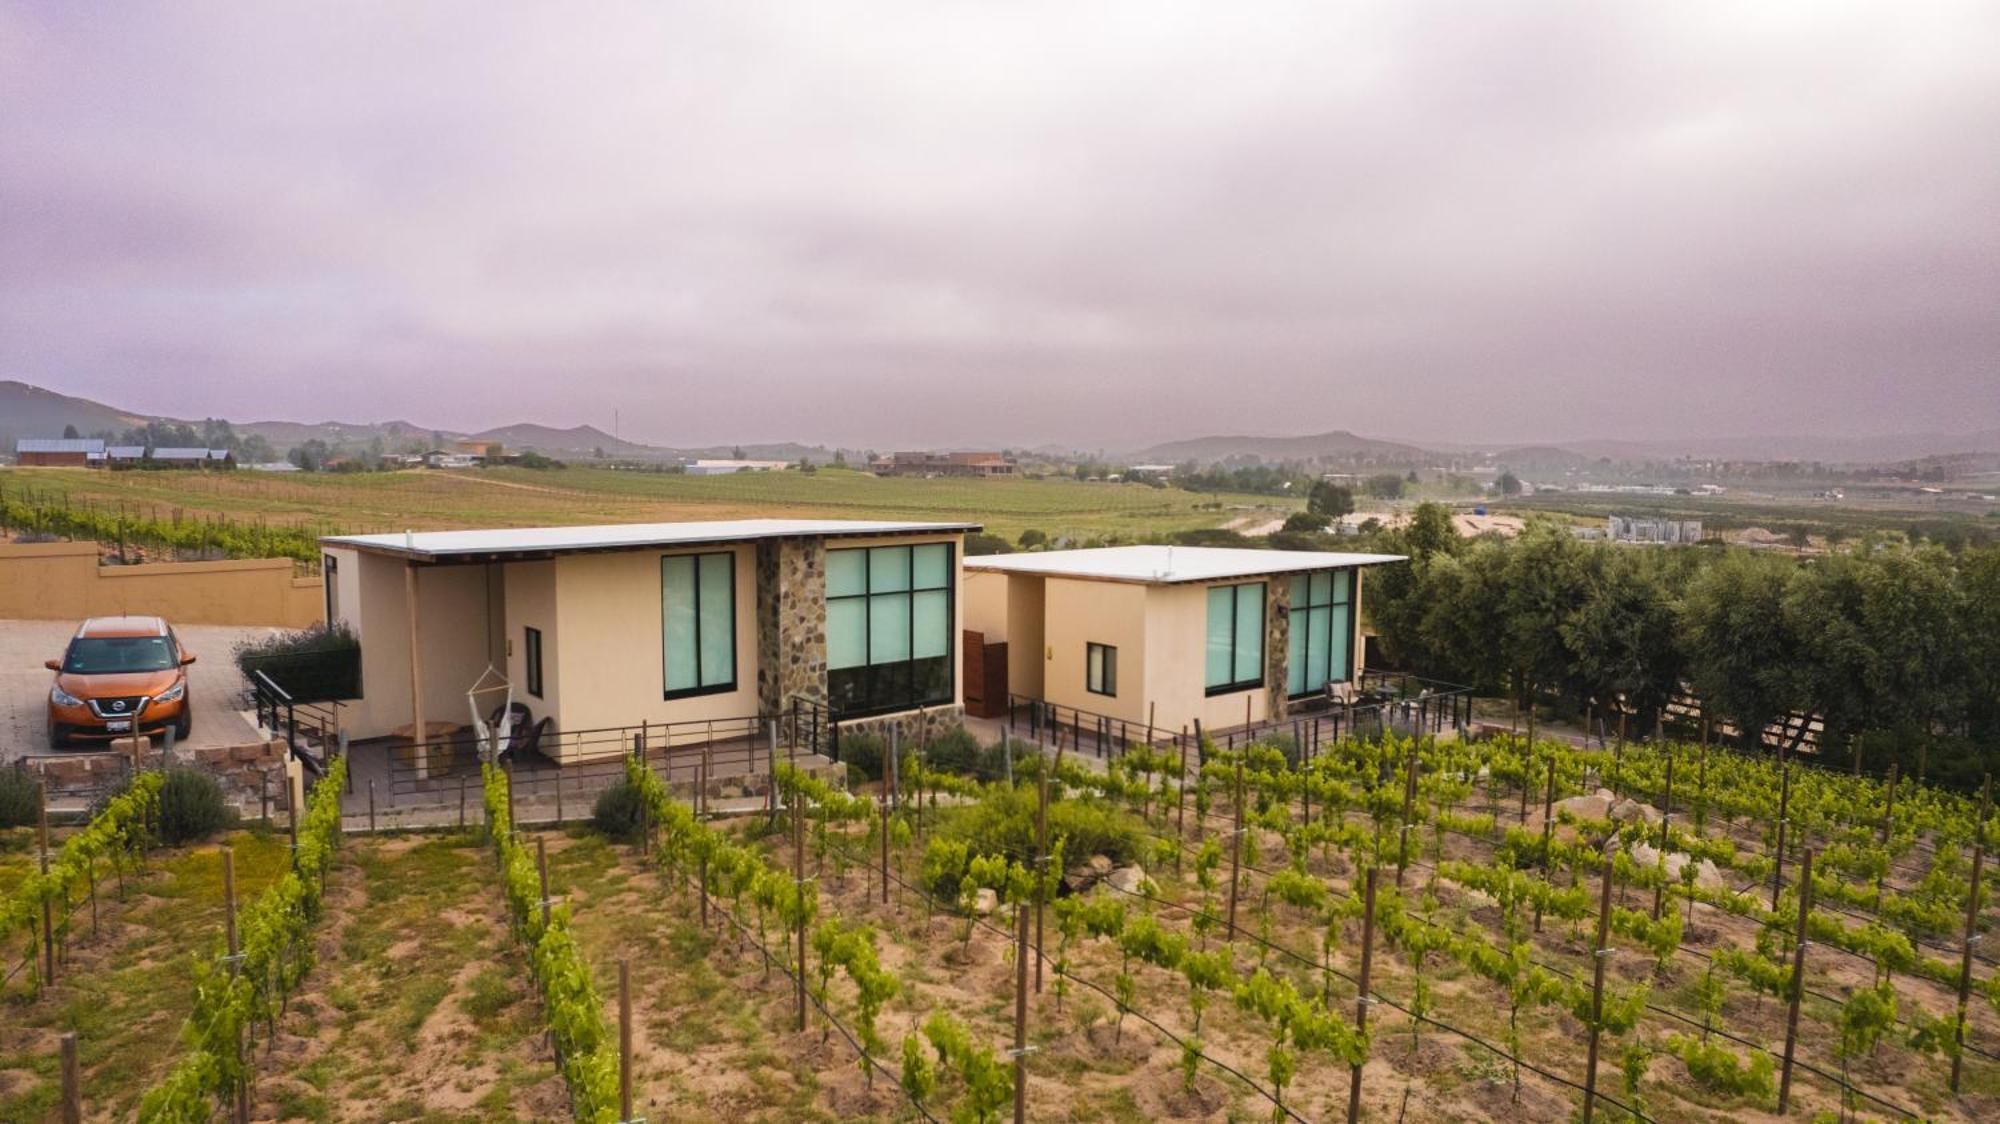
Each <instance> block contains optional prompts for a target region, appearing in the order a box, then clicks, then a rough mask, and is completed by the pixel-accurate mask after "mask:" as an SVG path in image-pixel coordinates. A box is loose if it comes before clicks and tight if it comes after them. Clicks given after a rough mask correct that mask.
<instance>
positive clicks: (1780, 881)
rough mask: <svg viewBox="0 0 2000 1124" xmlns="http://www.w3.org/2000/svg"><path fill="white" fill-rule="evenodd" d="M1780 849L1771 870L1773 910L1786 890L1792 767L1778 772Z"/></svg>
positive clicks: (1786, 767) (1778, 848)
mask: <svg viewBox="0 0 2000 1124" xmlns="http://www.w3.org/2000/svg"><path fill="white" fill-rule="evenodd" d="M1778 773H1779V777H1780V779H1779V781H1778V847H1777V851H1776V854H1775V856H1774V857H1775V860H1776V861H1775V865H1773V866H1772V868H1771V908H1772V909H1777V908H1778V892H1779V891H1781V890H1783V889H1784V888H1785V819H1786V811H1787V809H1788V808H1789V807H1790V805H1791V802H1792V767H1791V766H1790V765H1787V766H1785V767H1784V768H1783V769H1780V770H1779V771H1778Z"/></svg>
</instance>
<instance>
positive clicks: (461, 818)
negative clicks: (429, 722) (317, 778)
mask: <svg viewBox="0 0 2000 1124" xmlns="http://www.w3.org/2000/svg"><path fill="white" fill-rule="evenodd" d="M292 830H293V833H294V838H293V840H292V842H293V843H294V844H296V843H297V842H298V839H297V836H296V833H297V831H298V821H297V818H296V817H294V819H293V822H292ZM458 830H460V831H464V830H465V774H464V773H460V774H459V775H458Z"/></svg>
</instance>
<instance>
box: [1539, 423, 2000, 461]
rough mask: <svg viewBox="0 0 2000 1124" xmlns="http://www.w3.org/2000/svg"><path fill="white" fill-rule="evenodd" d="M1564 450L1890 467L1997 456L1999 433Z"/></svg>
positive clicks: (1584, 445) (1798, 437)
mask: <svg viewBox="0 0 2000 1124" xmlns="http://www.w3.org/2000/svg"><path fill="white" fill-rule="evenodd" d="M1564 446H1565V447H1567V448H1569V449H1573V450H1575V451H1577V452H1580V453H1584V454H1587V455H1589V456H1593V457H1610V458H1612V459H1613V460H1672V459H1674V458H1677V457H1702V458H1714V459H1717V460H1741V461H1781V460H1790V461H1821V462H1823V463H1826V464H1855V465H1863V464H1893V463H1898V462H1902V461H1913V460H1921V459H1924V458H1926V457H1943V456H1951V455H1954V454H1959V453H2000V429H1982V430H1975V431H1973V432H1970V433H1900V434H1885V435H1883V436H1879V437H1835V436H1821V435H1816V434H1780V435H1776V436H1770V437H1758V436H1734V437H1731V436H1719V437H1693V438H1686V439H1682V440H1661V441H1567V442H1564Z"/></svg>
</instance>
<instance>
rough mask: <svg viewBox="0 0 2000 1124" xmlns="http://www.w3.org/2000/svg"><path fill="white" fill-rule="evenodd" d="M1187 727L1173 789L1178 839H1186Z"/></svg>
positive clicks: (1177, 855)
mask: <svg viewBox="0 0 2000 1124" xmlns="http://www.w3.org/2000/svg"><path fill="white" fill-rule="evenodd" d="M1187 753H1188V732H1187V727H1186V726H1182V727H1181V776H1180V784H1178V785H1177V786H1175V788H1174V834H1175V835H1176V836H1178V837H1179V838H1180V839H1186V838H1187V781H1188V778H1187ZM1180 872H1181V848H1179V847H1175V848H1174V873H1175V874H1179V873H1180Z"/></svg>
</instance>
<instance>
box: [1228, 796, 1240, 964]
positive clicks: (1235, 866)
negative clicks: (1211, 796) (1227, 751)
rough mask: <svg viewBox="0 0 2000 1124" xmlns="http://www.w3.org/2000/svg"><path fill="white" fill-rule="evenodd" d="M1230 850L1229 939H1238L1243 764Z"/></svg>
mask: <svg viewBox="0 0 2000 1124" xmlns="http://www.w3.org/2000/svg"><path fill="white" fill-rule="evenodd" d="M1230 839H1231V840H1232V841H1233V842H1232V845H1231V846H1230V848H1229V939H1230V940H1232V941H1233V940H1235V939H1236V887H1237V884H1238V883H1240V882H1242V881H1243V762H1241V761H1238V762H1237V763H1236V830H1235V831H1234V832H1232V833H1231V835H1230Z"/></svg>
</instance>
